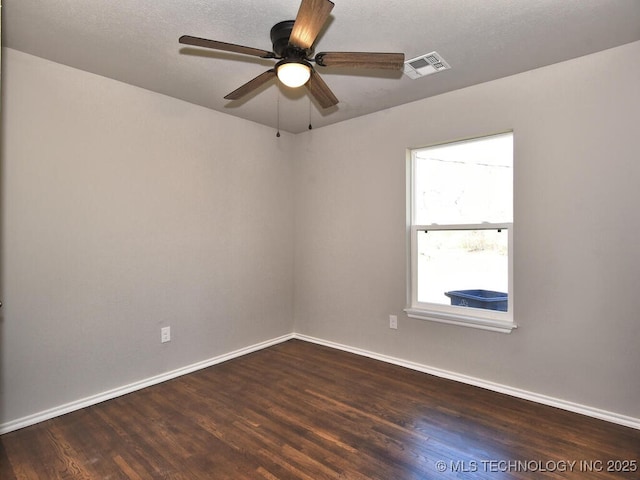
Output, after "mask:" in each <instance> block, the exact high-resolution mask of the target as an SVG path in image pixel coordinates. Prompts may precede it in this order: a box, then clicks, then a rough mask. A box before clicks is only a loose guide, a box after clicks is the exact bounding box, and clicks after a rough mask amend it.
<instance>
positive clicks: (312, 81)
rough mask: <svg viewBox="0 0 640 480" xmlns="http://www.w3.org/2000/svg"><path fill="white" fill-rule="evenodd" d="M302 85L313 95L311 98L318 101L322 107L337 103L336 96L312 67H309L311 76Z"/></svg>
mask: <svg viewBox="0 0 640 480" xmlns="http://www.w3.org/2000/svg"><path fill="white" fill-rule="evenodd" d="M304 86H305V87H307V90H309V93H311V95H313V98H315V99H316V100H317V101H318V103H319V104H320V106H321V107H322V108H329V107H333V106H334V105H337V104H338V99H337V98H336V96H335V95H334V94H333V92H332V91H331V89H330V88H329V87H328V86H327V84H326V83H324V80H322V78H321V77H320V75H318V73H317V72H316V71H315V70H314V69H311V78H309V81H308V82H307V83H305V85H304Z"/></svg>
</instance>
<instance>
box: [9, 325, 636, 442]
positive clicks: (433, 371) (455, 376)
mask: <svg viewBox="0 0 640 480" xmlns="http://www.w3.org/2000/svg"><path fill="white" fill-rule="evenodd" d="M292 338H296V339H299V340H303V341H305V342H310V343H316V344H318V345H324V346H326V347H330V348H335V349H337V350H342V351H345V352H349V353H354V354H356V355H361V356H364V357H369V358H373V359H375V360H380V361H383V362H386V363H391V364H393V365H398V366H401V367H405V368H409V369H411V370H416V371H419V372H423V373H428V374H430V375H435V376H437V377H442V378H446V379H449V380H455V381H457V382H461V383H466V384H468V385H474V386H476V387H481V388H484V389H487V390H492V391H494V392H499V393H504V394H506V395H511V396H512V397H517V398H522V399H525V400H531V401H533V402H536V403H540V404H543V405H549V406H552V407H556V408H560V409H563V410H567V411H570V412H574V413H579V414H582V415H587V416H589V417H594V418H598V419H601V420H605V421H607V422H611V423H616V424H618V425H624V426H626V427H631V428H635V429H638V430H640V419H638V418H634V417H628V416H625V415H620V414H617V413H614V412H609V411H606V410H601V409H598V408H593V407H589V406H586V405H580V404H578V403H573V402H569V401H566V400H562V399H558V398H554V397H549V396H546V395H540V394H538V393H534V392H529V391H527V390H521V389H519V388H513V387H509V386H507V385H501V384H499V383H494V382H489V381H486V380H483V379H480V378H475V377H470V376H468V375H462V374H460V373H456V372H450V371H447V370H442V369H439V368H435V367H430V366H428V365H422V364H419V363H415V362H410V361H407V360H403V359H400V358H396V357H390V356H388V355H382V354H379V353H375V352H371V351H368V350H363V349H360V348H355V347H351V346H348V345H343V344H340V343H335V342H331V341H328V340H323V339H320V338H315V337H310V336H308V335H303V334H299V333H290V334H287V335H282V336H281V337H277V338H273V339H271V340H267V341H264V342H260V343H257V344H255V345H251V346H249V347H245V348H241V349H239V350H235V351H233V352H229V353H226V354H223V355H219V356H217V357H213V358H210V359H208V360H204V361H202V362H197V363H194V364H192V365H188V366H186V367H182V368H178V369H176V370H172V371H170V372H166V373H162V374H160V375H156V376H154V377H151V378H147V379H144V380H140V381H138V382H135V383H131V384H129V385H125V386H123V387H119V388H115V389H113V390H109V391H107V392H103V393H99V394H97V395H92V396H90V397H87V398H83V399H81V400H77V401H74V402H70V403H67V404H65V405H60V406H58V407H54V408H51V409H48V410H45V411H43V412H39V413H36V414H33V415H29V416H27V417H23V418H19V419H17V420H13V421H10V422H7V423H3V424H0V435H2V434H4V433H9V432H12V431H14V430H19V429H21V428H24V427H28V426H30V425H35V424H36V423H40V422H43V421H45V420H49V419H51V418H55V417H58V416H60V415H65V414H67V413H71V412H73V411H76V410H80V409H82V408H86V407H90V406H92V405H96V404H98V403H102V402H104V401H106V400H111V399H113V398H117V397H120V396H122V395H126V394H128V393H131V392H135V391H137V390H142V389H143V388H146V387H150V386H152V385H157V384H158V383H162V382H166V381H167V380H171V379H173V378H177V377H180V376H182V375H186V374H188V373H192V372H195V371H198V370H202V369H203V368H207V367H211V366H213V365H217V364H219V363H222V362H226V361H227V360H231V359H233V358H237V357H241V356H243V355H247V354H249V353H252V352H255V351H258V350H262V349H264V348H267V347H271V346H273V345H277V344H278V343H282V342H286V341H287V340H291V339H292Z"/></svg>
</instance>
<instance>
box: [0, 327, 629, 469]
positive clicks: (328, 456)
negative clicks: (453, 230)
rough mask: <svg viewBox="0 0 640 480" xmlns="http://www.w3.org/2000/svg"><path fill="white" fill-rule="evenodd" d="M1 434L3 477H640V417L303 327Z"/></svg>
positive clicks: (0, 454) (0, 464)
mask: <svg viewBox="0 0 640 480" xmlns="http://www.w3.org/2000/svg"><path fill="white" fill-rule="evenodd" d="M0 446H1V447H2V448H0V478H2V479H3V480H13V479H39V480H42V479H56V478H64V479H76V478H78V479H164V478H166V479H185V480H195V479H268V480H270V479H306V480H320V479H380V480H405V479H430V478H491V479H495V478H498V479H511V478H527V479H529V478H587V479H600V478H602V479H607V478H624V479H636V478H640V473H638V471H637V470H638V469H640V465H638V463H640V458H639V457H640V431H639V430H634V429H631V428H626V427H622V426H617V425H613V424H610V423H607V422H603V421H600V420H595V419H592V418H588V417H584V416H581V415H576V414H572V413H568V412H565V411H562V410H558V409H554V408H551V407H545V406H541V405H538V404H535V403H532V402H528V401H524V400H519V399H514V398H512V397H508V396H505V395H501V394H497V393H493V392H489V391H486V390H483V389H480V388H475V387H471V386H467V385H462V384H459V383H456V382H453V381H449V380H443V379H440V378H436V377H432V376H430V375H426V374H423V373H419V372H415V371H411V370H408V369H404V368H401V367H397V366H393V365H388V364H385V363H382V362H378V361H375V360H371V359H367V358H363V357H359V356H356V355H352V354H348V353H344V352H340V351H337V350H333V349H329V348H326V347H322V346H317V345H313V344H310V343H306V342H302V341H297V340H292V341H289V342H286V343H283V344H280V345H276V346H274V347H271V348H269V349H266V350H262V351H260V352H256V353H253V354H251V355H247V356H244V357H242V358H238V359H235V360H231V361H229V362H226V363H223V364H220V365H217V366H214V367H211V368H208V369H205V370H201V371H199V372H196V373H193V374H191V375H187V376H184V377H181V378H178V379H175V380H172V381H169V382H165V383H163V384H161V385H157V386H154V387H150V388H147V389H145V390H142V391H139V392H136V393H133V394H130V395H126V396H123V397H120V398H117V399H115V400H111V401H108V402H105V403H102V404H100V405H96V406H93V407H90V408H85V409H83V410H80V411H77V412H74V413H71V414H68V415H65V416H63V417H59V418H56V419H53V420H49V421H46V422H43V423H40V424H38V425H34V426H32V427H28V428H25V429H22V430H19V431H16V432H12V433H9V434H6V435H3V436H2V437H0ZM572 462H575V463H572ZM625 469H626V470H628V472H619V471H618V472H616V471H613V472H610V471H607V470H625ZM633 470H635V471H633Z"/></svg>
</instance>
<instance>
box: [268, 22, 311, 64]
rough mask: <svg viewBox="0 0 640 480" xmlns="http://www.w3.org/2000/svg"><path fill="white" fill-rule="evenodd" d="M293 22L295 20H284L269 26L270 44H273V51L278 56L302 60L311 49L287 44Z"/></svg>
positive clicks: (309, 53)
mask: <svg viewBox="0 0 640 480" xmlns="http://www.w3.org/2000/svg"><path fill="white" fill-rule="evenodd" d="M294 23H295V20H285V21H283V22H279V23H276V24H275V25H274V26H273V27H271V34H270V35H271V44H272V45H273V52H274V53H275V54H276V55H277V56H278V58H292V59H296V58H297V59H302V60H303V59H305V58H308V57H309V56H310V55H311V53H312V50H311V49H308V50H305V49H303V48H300V47H296V46H294V45H290V44H289V38H290V37H291V32H292V30H293V24H294Z"/></svg>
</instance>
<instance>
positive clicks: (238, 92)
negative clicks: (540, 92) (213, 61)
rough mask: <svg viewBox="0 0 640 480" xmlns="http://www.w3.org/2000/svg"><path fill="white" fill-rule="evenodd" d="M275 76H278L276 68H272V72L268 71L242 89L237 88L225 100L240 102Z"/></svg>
mask: <svg viewBox="0 0 640 480" xmlns="http://www.w3.org/2000/svg"><path fill="white" fill-rule="evenodd" d="M275 76H276V70H275V68H272V69H271V70H267V71H266V72H264V73H261V74H260V75H258V76H257V77H256V78H254V79H253V80H249V81H248V82H247V83H245V84H244V85H242V86H241V87H240V88H236V89H235V90H234V91H233V92H231V93H230V94H229V95H227V96H225V97H224V98H226V99H227V100H239V99H241V98H242V97H244V96H245V95H248V94H249V93H251V92H253V91H254V90H256V89H258V88H260V87H261V86H262V85H264V84H265V83H267V82H268V81H269V80H271V79H272V78H274V77H275Z"/></svg>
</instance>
